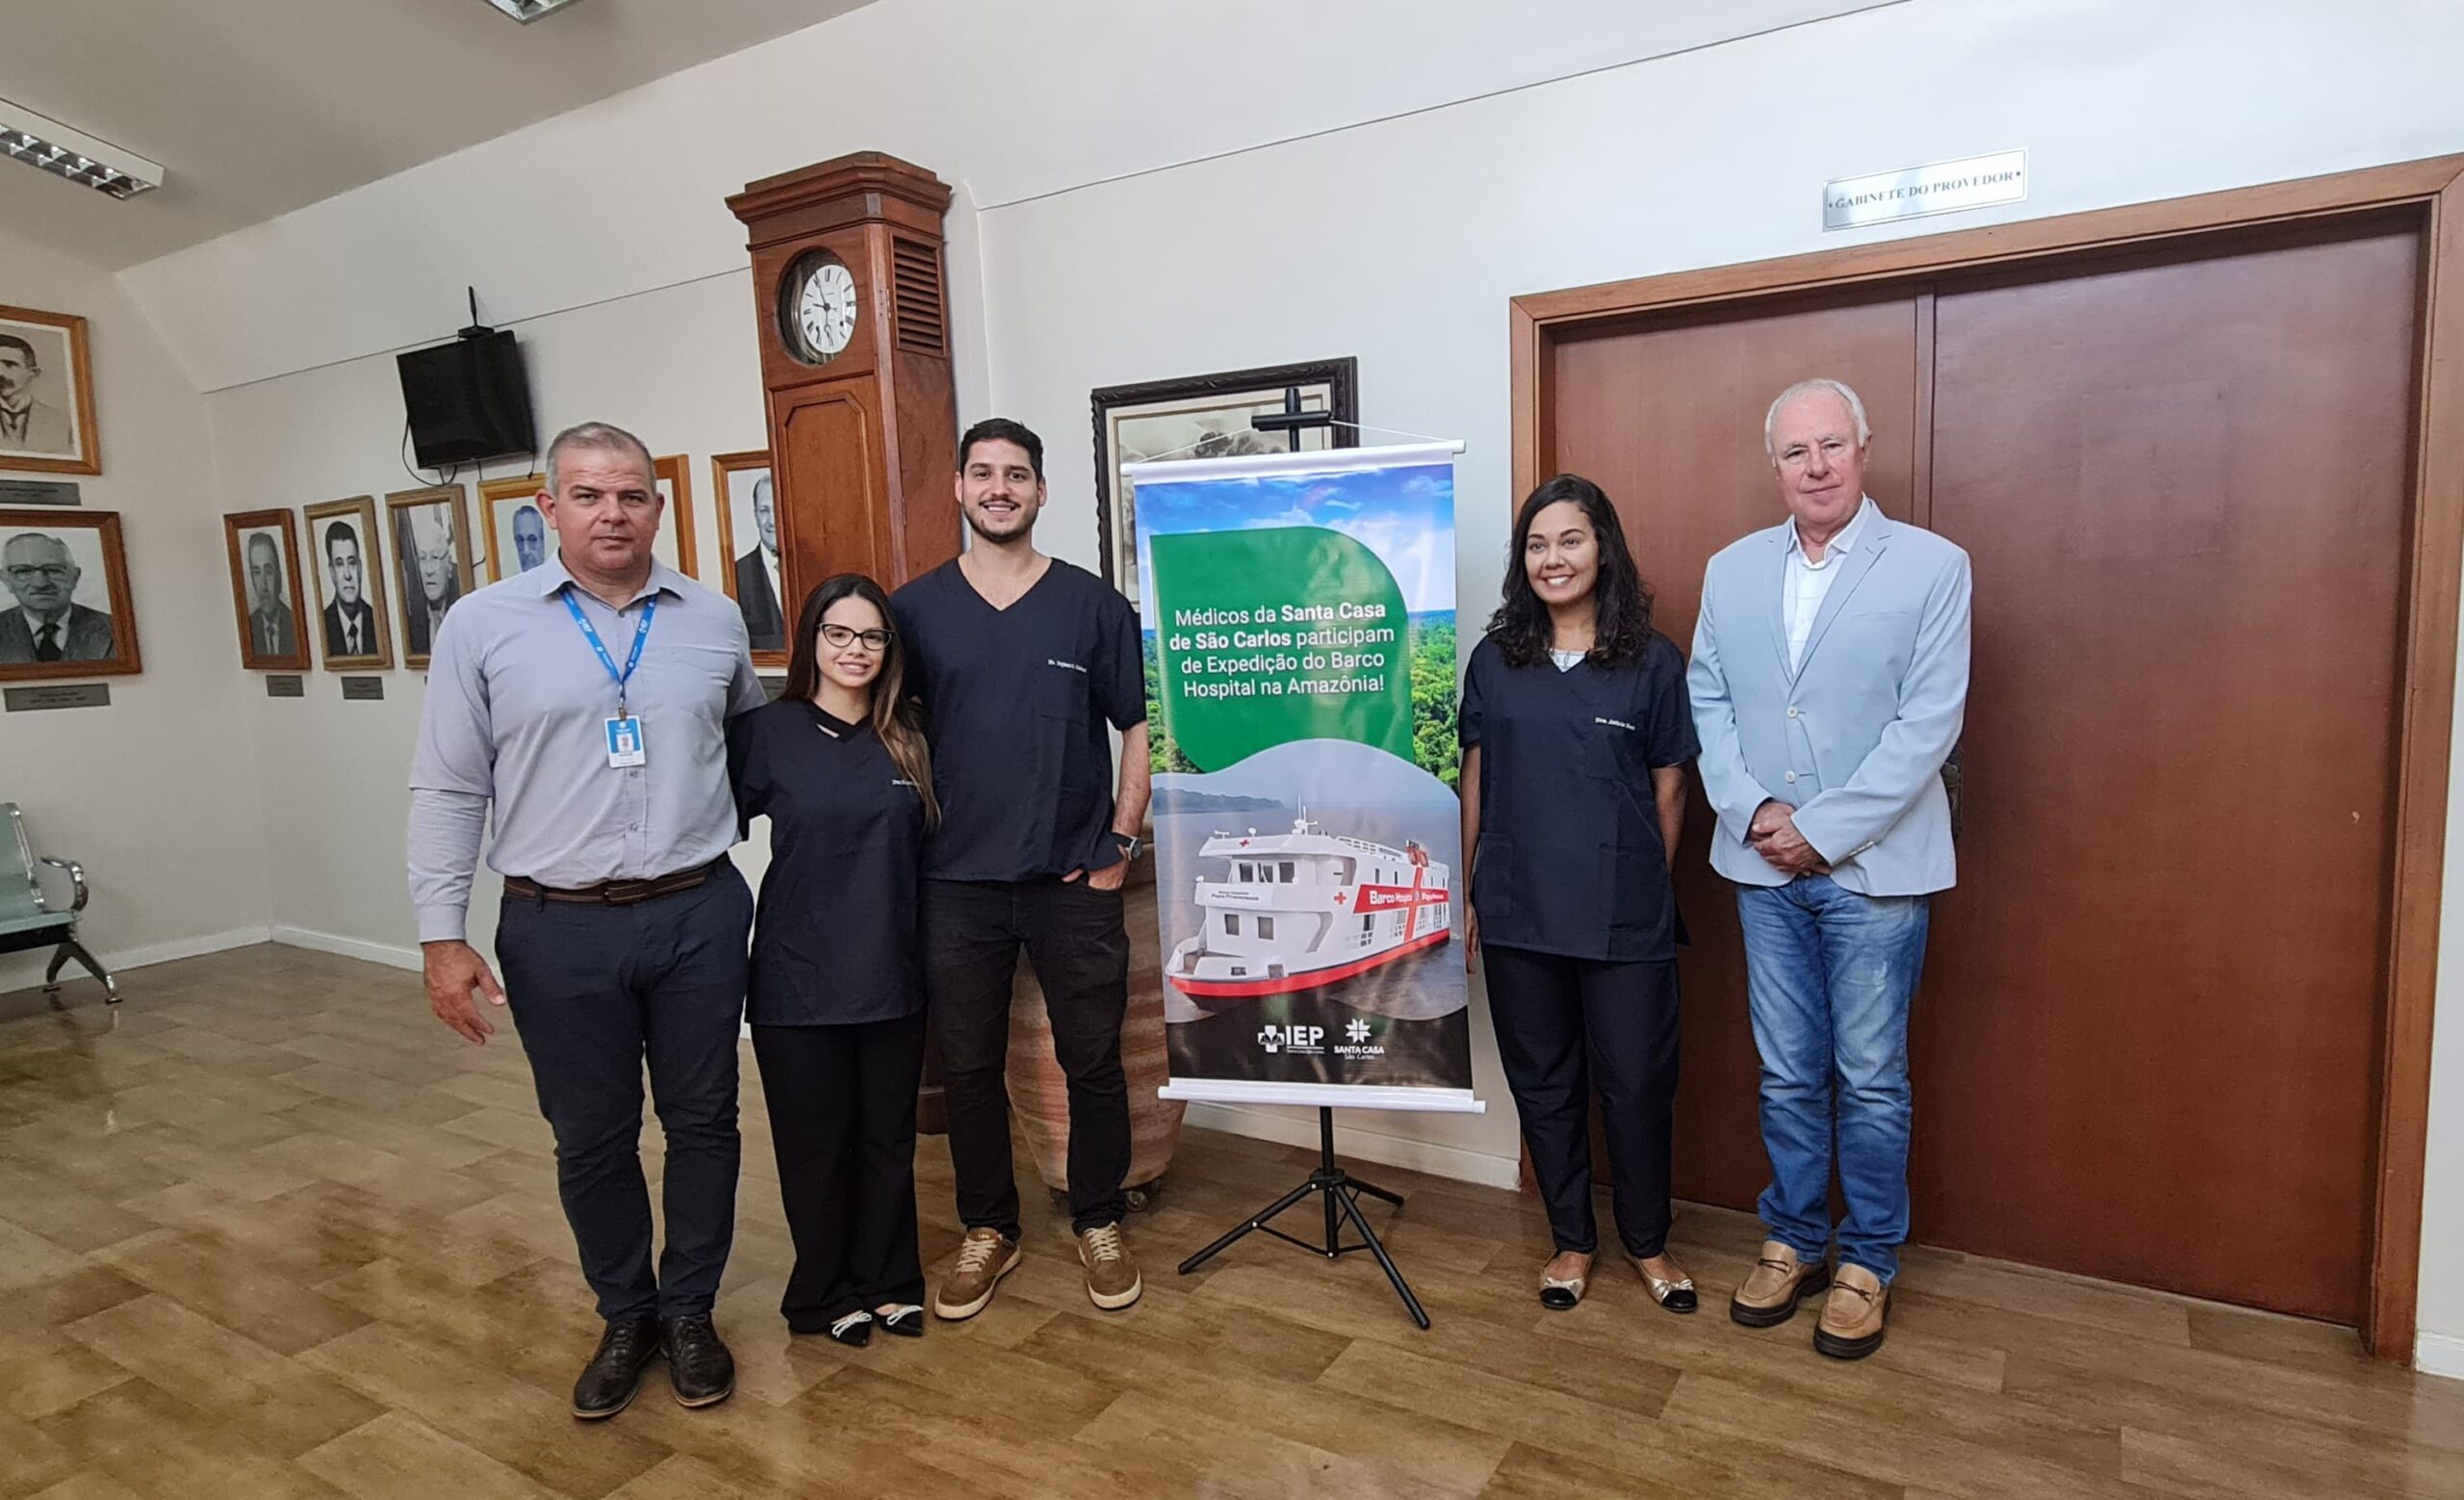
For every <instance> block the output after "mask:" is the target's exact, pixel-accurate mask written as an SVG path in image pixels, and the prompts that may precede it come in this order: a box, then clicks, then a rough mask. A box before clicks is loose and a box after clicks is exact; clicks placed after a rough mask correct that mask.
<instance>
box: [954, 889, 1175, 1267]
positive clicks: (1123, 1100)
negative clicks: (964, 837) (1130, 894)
mask: <svg viewBox="0 0 2464 1500" xmlns="http://www.w3.org/2000/svg"><path fill="white" fill-rule="evenodd" d="M1020 944H1024V945H1025V947H1026V950H1027V961H1028V962H1029V963H1030V964H1032V965H1034V966H1035V974H1036V982H1037V983H1038V984H1040V985H1041V986H1042V987H1043V1001H1044V1008H1045V1010H1047V1011H1048V1012H1050V1013H1051V1016H1052V1050H1053V1055H1054V1056H1055V1058H1056V1059H1057V1060H1058V1061H1059V1062H1060V1064H1061V1071H1062V1073H1063V1075H1064V1076H1065V1078H1067V1079H1068V1083H1069V1223H1070V1228H1073V1229H1080V1230H1083V1229H1089V1228H1094V1227H1095V1226H1097V1225H1100V1224H1112V1223H1116V1222H1117V1221H1118V1220H1119V1219H1120V1217H1121V1215H1122V1214H1123V1213H1125V1212H1126V1211H1127V1209H1128V1203H1127V1201H1126V1200H1125V1199H1123V1197H1122V1196H1121V1179H1122V1178H1123V1177H1127V1176H1128V1175H1129V1080H1128V1079H1127V1078H1126V1077H1125V1076H1124V1075H1123V1074H1122V1073H1121V1067H1120V1026H1121V1019H1122V1017H1124V1016H1125V1015H1127V1014H1128V1011H1129V932H1128V929H1127V928H1125V927H1124V926H1122V924H1121V899H1120V892H1117V891H1098V890H1096V889H1094V888H1093V887H1091V886H1090V885H1088V884H1087V883H1086V881H1085V880H1083V879H1080V880H1074V881H1062V880H1040V881H1021V882H1018V883H1016V884H1009V883H999V882H977V881H962V880H928V881H926V882H924V991H925V995H926V996H927V998H928V999H929V1001H930V1002H931V1007H932V1016H933V1034H934V1036H935V1037H936V1038H937V1040H938V1042H939V1044H940V1047H941V1073H942V1079H941V1082H942V1097H943V1099H945V1100H946V1101H947V1104H948V1109H949V1117H950V1165H951V1168H952V1170H953V1171H954V1173H955V1174H956V1176H957V1177H958V1208H959V1219H960V1221H961V1222H962V1223H963V1224H964V1225H965V1226H966V1227H967V1228H987V1227H988V1228H996V1229H999V1230H1000V1231H1001V1232H1002V1233H1004V1234H1008V1235H1012V1236H1015V1235H1016V1234H1017V1232H1018V1183H1017V1178H1016V1177H1015V1176H1014V1174H1013V1173H1012V1171H1011V1168H1010V1087H1009V1082H1008V1080H1007V1078H1006V1077H1005V1076H1004V1069H1005V1067H1006V1066H1007V1064H1008V1062H1009V1055H1010V980H1011V975H1012V974H1013V973H1014V971H1015V970H1016V969H1017V964H1018V948H1019V946H1020Z"/></svg>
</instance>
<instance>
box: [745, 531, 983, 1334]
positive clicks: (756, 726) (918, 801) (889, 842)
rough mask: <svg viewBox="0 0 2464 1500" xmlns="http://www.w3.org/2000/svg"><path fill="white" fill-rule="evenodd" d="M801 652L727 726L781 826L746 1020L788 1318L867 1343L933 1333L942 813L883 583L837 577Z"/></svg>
mask: <svg viewBox="0 0 2464 1500" xmlns="http://www.w3.org/2000/svg"><path fill="white" fill-rule="evenodd" d="M790 643H791V644H790V649H789V655H788V659H787V685H786V688H785V690H784V691H783V693H781V694H780V697H779V700H778V701H777V702H776V703H772V704H769V705H767V706H766V707H763V708H759V709H756V710H754V711H752V712H750V713H746V714H744V715H742V716H740V717H738V718H736V719H735V720H733V721H732V722H731V723H730V724H729V725H728V765H729V770H730V772H731V774H732V777H733V780H734V783H735V798H736V811H737V815H738V816H739V817H740V818H741V819H742V820H743V822H744V823H746V824H747V825H749V824H750V823H751V822H752V820H753V819H754V818H757V817H762V816H767V817H768V818H769V819H770V868H769V872H768V873H767V874H766V875H764V876H763V877H762V881H761V900H760V905H759V907H758V908H757V911H756V913H755V918H754V925H753V972H752V981H751V988H750V991H749V993H748V995H747V996H746V1001H745V1014H746V1017H747V1019H748V1020H749V1021H750V1022H752V1025H753V1055H754V1059H755V1061H756V1062H757V1064H758V1065H759V1067H760V1070H761V1090H762V1093H763V1095H764V1096H765V1097H766V1098H767V1099H768V1100H769V1106H770V1136H771V1144H772V1146H773V1147H774V1149H775V1150H776V1151H777V1153H778V1159H779V1191H780V1197H781V1198H782V1199H783V1201H784V1203H785V1205H786V1211H787V1229H788V1232H789V1234H790V1235H791V1236H792V1237H793V1238H794V1240H795V1246H796V1266H795V1270H794V1272H793V1273H792V1274H791V1275H789V1277H788V1278H787V1293H786V1297H785V1298H784V1299H783V1301H782V1303H781V1304H780V1309H779V1310H780V1311H781V1312H783V1313H784V1314H785V1315H786V1319H787V1327H788V1328H790V1329H792V1330H794V1331H795V1332H799V1333H816V1332H826V1333H828V1334H829V1335H830V1336H831V1337H832V1338H834V1339H836V1340H837V1341H838V1342H840V1343H842V1344H850V1345H854V1346H857V1347H859V1348H860V1347H862V1346H863V1345H864V1344H866V1343H868V1342H870V1341H871V1339H872V1334H873V1329H874V1328H875V1326H876V1325H878V1326H879V1327H880V1328H882V1329H883V1330H885V1331H886V1332H891V1333H897V1334H902V1335H905V1336H907V1337H911V1338H913V1337H921V1336H922V1335H923V1332H924V1308H923V1306H922V1303H923V1298H924V1267H923V1263H922V1261H921V1260H920V1259H919V1258H918V1254H917V1250H916V1239H915V1086H916V1081H917V1079H918V1078H919V1076H920V1075H921V1074H922V1072H923V1067H924V981H923V952H922V948H921V944H920V942H919V935H918V930H917V926H916V880H917V875H918V871H919V869H920V868H921V863H922V859H923V853H924V839H925V834H926V831H927V830H928V829H929V828H931V827H932V825H933V824H934V823H936V822H937V821H938V819H939V817H940V808H939V805H938V804H937V802H935V800H934V797H933V771H932V760H931V757H930V755H929V753H928V752H927V750H926V748H925V742H924V733H923V729H922V725H921V722H920V718H919V716H918V714H917V713H916V711H915V709H914V706H913V705H912V703H911V702H910V701H909V699H908V697H907V694H906V691H905V689H904V678H905V676H906V653H905V651H904V650H903V649H902V647H901V645H900V642H899V639H898V635H897V633H896V631H895V629H894V628H893V627H892V625H891V624H890V615H889V600H888V598H887V597H886V596H885V595H884V594H883V593H882V590H881V585H879V584H877V583H875V582H873V581H872V580H871V579H868V578H865V577H864V576H863V575H861V574H858V573H841V574H839V575H837V576H836V577H834V578H831V579H827V580H825V581H824V582H822V583H821V584H820V585H819V586H818V587H816V588H814V589H813V591H812V593H811V594H810V595H809V596H808V597H807V598H806V600H805V606H804V609H803V612H802V613H801V614H800V615H799V617H798V619H797V622H796V631H795V634H794V635H792V636H791V637H790Z"/></svg>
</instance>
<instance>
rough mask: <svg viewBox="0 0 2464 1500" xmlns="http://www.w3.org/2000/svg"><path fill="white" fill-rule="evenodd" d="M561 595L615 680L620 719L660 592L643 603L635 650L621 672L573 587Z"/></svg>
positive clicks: (636, 630) (649, 633)
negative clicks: (574, 592)
mask: <svg viewBox="0 0 2464 1500" xmlns="http://www.w3.org/2000/svg"><path fill="white" fill-rule="evenodd" d="M562 598H563V599H564V601H565V612H566V613H567V614H570V615H572V616H573V617H574V623H575V624H576V625H578V626H580V627H581V637H582V639H584V640H586V641H589V642H590V649H591V650H593V651H595V652H597V653H599V664H600V665H601V666H603V667H605V668H607V675H608V676H609V677H610V678H613V679H614V680H615V683H616V716H617V717H618V718H620V719H621V718H624V717H626V716H627V714H626V712H625V685H626V684H627V683H629V682H631V681H632V680H633V668H635V667H637V666H639V665H641V664H642V642H644V641H646V640H648V639H650V638H651V617H652V616H653V615H655V614H657V613H658V596H657V595H655V594H654V595H652V596H651V597H650V599H649V600H648V601H647V602H645V603H644V604H643V606H642V622H641V623H640V624H639V625H636V626H634V627H633V650H632V654H631V655H630V656H628V657H627V658H626V659H625V670H623V671H622V672H619V671H617V670H616V659H615V658H614V657H611V656H609V655H608V654H607V643H606V642H604V641H603V640H601V639H600V638H599V632H598V631H597V630H595V629H593V628H592V626H591V623H590V616H588V615H586V614H584V613H582V612H581V606H580V605H578V604H576V603H574V596H573V591H572V590H571V589H567V590H566V591H565V593H564V594H563V595H562Z"/></svg>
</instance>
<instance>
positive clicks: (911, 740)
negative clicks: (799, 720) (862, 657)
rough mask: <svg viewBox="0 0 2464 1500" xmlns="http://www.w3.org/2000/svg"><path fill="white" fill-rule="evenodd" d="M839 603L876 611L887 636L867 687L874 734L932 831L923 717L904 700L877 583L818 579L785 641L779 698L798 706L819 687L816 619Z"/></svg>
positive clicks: (856, 576)
mask: <svg viewBox="0 0 2464 1500" xmlns="http://www.w3.org/2000/svg"><path fill="white" fill-rule="evenodd" d="M841 599H861V600H863V601H864V602H865V603H867V604H869V605H871V606H872V607H873V608H876V609H878V610H880V611H881V614H882V628H883V629H884V630H886V631H887V632H889V645H888V646H887V647H886V648H884V650H883V652H882V669H881V671H880V672H878V673H876V674H875V675H874V677H873V682H872V688H873V711H872V722H873V733H874V734H876V735H879V736H880V737H881V740H882V748H883V749H885V750H887V751H888V752H889V758H890V762H891V763H892V764H894V765H896V766H897V767H898V773H899V774H900V775H901V776H904V777H906V778H907V779H908V780H909V781H911V782H913V783H914V784H915V791H916V795H918V796H920V797H922V798H923V799H924V822H925V825H926V826H927V827H937V826H938V825H939V823H940V821H941V803H940V799H939V798H937V797H936V796H934V795H933V752H932V750H931V748H930V747H929V746H927V745H926V744H925V742H924V718H923V715H922V713H921V712H919V711H917V709H916V706H915V704H914V702H913V701H912V700H911V699H910V698H909V697H908V696H907V646H906V643H905V642H904V641H902V640H900V639H899V635H898V625H897V622H896V621H894V620H892V619H891V618H890V612H889V596H888V595H887V594H885V593H883V592H882V586H881V585H880V584H879V583H876V582H873V581H872V580H871V579H868V578H866V577H865V576H864V575H862V574H861V573H838V574H834V575H832V576H831V577H829V578H826V579H823V580H822V581H821V582H818V583H816V584H814V585H813V590H812V592H811V593H809V594H807V595H805V607H804V608H802V609H801V610H799V611H797V614H796V634H794V635H793V636H791V637H789V640H790V642H791V645H790V647H789V650H788V653H787V685H786V686H785V687H784V688H783V689H782V690H781V692H780V696H781V697H783V698H792V699H795V700H796V701H797V702H799V703H808V702H810V701H811V699H812V695H813V691H814V689H815V688H817V687H819V686H820V685H821V617H822V616H823V615H825V614H827V613H829V612H830V607H831V606H832V605H834V604H836V603H837V602H838V601H840V600H841Z"/></svg>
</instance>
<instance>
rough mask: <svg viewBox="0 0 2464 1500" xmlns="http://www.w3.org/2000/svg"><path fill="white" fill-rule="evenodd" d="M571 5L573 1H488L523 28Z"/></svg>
mask: <svg viewBox="0 0 2464 1500" xmlns="http://www.w3.org/2000/svg"><path fill="white" fill-rule="evenodd" d="M573 3H574V0H488V4H490V5H492V6H495V7H496V8H497V9H498V10H500V11H502V12H503V13H505V14H507V15H510V16H512V17H513V18H514V19H515V20H517V21H520V22H521V23H522V24H523V25H525V26H527V25H529V24H530V23H531V22H532V21H535V20H537V19H538V18H539V17H541V16H543V15H546V14H548V13H551V12H554V11H561V10H563V9H564V8H565V7H567V6H569V5H571V4H573Z"/></svg>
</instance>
